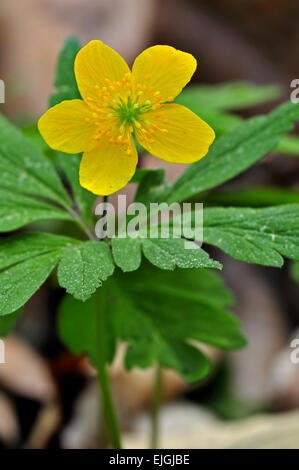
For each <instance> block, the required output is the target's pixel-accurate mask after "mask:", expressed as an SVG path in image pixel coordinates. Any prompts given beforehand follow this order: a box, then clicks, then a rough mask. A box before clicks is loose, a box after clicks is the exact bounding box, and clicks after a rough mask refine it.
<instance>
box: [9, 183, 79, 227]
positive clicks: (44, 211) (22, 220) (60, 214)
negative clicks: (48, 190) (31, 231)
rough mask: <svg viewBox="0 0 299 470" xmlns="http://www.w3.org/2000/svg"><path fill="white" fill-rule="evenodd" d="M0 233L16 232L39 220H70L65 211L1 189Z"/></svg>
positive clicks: (71, 219)
mask: <svg viewBox="0 0 299 470" xmlns="http://www.w3.org/2000/svg"><path fill="white" fill-rule="evenodd" d="M0 199H1V206H0V232H9V231H11V230H16V229H18V228H20V227H23V226H24V225H28V224H30V223H32V222H36V221H38V220H69V221H73V218H72V217H71V216H70V215H69V214H68V213H67V212H65V211H63V210H61V209H59V208H58V207H54V206H52V205H50V204H46V203H44V202H42V201H39V200H37V199H34V198H32V197H28V196H24V195H23V194H19V193H15V192H13V191H11V190H8V189H0Z"/></svg>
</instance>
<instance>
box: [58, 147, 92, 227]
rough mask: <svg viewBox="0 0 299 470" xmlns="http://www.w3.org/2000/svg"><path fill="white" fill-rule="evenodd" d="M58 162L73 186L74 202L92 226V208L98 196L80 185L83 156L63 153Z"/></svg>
mask: <svg viewBox="0 0 299 470" xmlns="http://www.w3.org/2000/svg"><path fill="white" fill-rule="evenodd" d="M57 161H58V164H59V166H60V167H61V169H62V170H63V172H64V173H65V175H66V176H67V179H68V181H69V183H70V185H71V188H72V193H73V196H74V200H75V202H76V204H77V206H78V208H79V210H80V212H81V214H82V215H83V217H84V218H85V220H86V221H87V222H88V223H89V224H92V208H93V205H94V203H95V201H96V196H95V195H94V194H92V193H91V192H90V191H87V190H86V189H85V188H82V186H81V185H80V183H79V167H80V161H81V156H80V155H69V154H66V153H62V152H57Z"/></svg>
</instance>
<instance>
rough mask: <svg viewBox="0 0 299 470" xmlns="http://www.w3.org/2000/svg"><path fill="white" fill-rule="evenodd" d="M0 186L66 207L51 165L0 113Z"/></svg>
mask: <svg viewBox="0 0 299 470" xmlns="http://www.w3.org/2000/svg"><path fill="white" fill-rule="evenodd" d="M0 185H1V188H2V189H4V188H5V189H9V190H10V191H12V192H17V193H19V194H26V195H30V196H35V197H39V198H45V199H49V200H51V201H54V202H56V203H58V204H60V205H62V206H63V207H66V208H69V207H70V203H71V201H70V199H69V197H68V195H67V193H66V191H65V190H64V188H63V186H62V184H61V181H60V179H59V177H58V175H57V173H56V171H55V168H54V166H53V164H52V163H51V162H50V161H49V160H48V159H47V158H46V157H44V156H43V154H42V153H41V152H40V151H39V150H38V148H37V147H35V146H34V145H33V144H32V143H31V142H30V141H29V140H28V139H27V138H26V137H24V135H23V134H22V133H21V132H20V131H19V130H18V129H16V128H15V127H13V126H12V125H11V124H9V123H8V121H7V120H6V119H4V117H3V116H1V115H0Z"/></svg>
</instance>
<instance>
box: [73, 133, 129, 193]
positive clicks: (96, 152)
mask: <svg viewBox="0 0 299 470" xmlns="http://www.w3.org/2000/svg"><path fill="white" fill-rule="evenodd" d="M130 149H131V155H128V154H127V153H126V148H125V147H124V146H122V145H116V144H111V143H109V142H108V141H107V140H103V141H102V142H100V143H99V144H98V146H97V147H96V148H94V149H93V150H91V151H90V152H85V153H84V154H83V158H82V160H81V165H80V184H81V186H83V187H84V188H86V189H88V190H89V191H91V192H93V193H94V194H99V195H101V196H108V195H109V194H112V193H115V192H116V191H118V190H119V189H121V188H123V187H124V186H125V185H126V184H127V183H128V182H129V181H130V179H131V178H132V176H133V175H134V173H135V169H136V165H137V160H138V157H137V151H136V147H135V144H134V142H133V139H131V146H130Z"/></svg>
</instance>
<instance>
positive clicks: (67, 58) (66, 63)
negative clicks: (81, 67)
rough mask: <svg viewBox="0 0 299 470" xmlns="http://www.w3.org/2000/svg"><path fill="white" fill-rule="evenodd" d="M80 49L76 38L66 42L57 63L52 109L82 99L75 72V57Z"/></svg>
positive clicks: (51, 98) (51, 100) (50, 101)
mask: <svg viewBox="0 0 299 470" xmlns="http://www.w3.org/2000/svg"><path fill="white" fill-rule="evenodd" d="M80 48H81V45H80V43H79V41H78V40H77V39H76V38H69V39H67V40H66V42H65V44H64V46H63V48H62V51H61V53H60V55H59V58H58V62H57V67H56V76H55V81H54V85H55V88H56V92H55V93H53V94H52V95H51V96H50V99H49V104H50V107H52V106H54V105H56V104H58V103H60V102H61V101H63V100H72V99H75V98H81V95H80V93H79V90H78V87H77V82H76V77H75V72H74V62H75V57H76V55H77V53H78V52H79V50H80Z"/></svg>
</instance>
